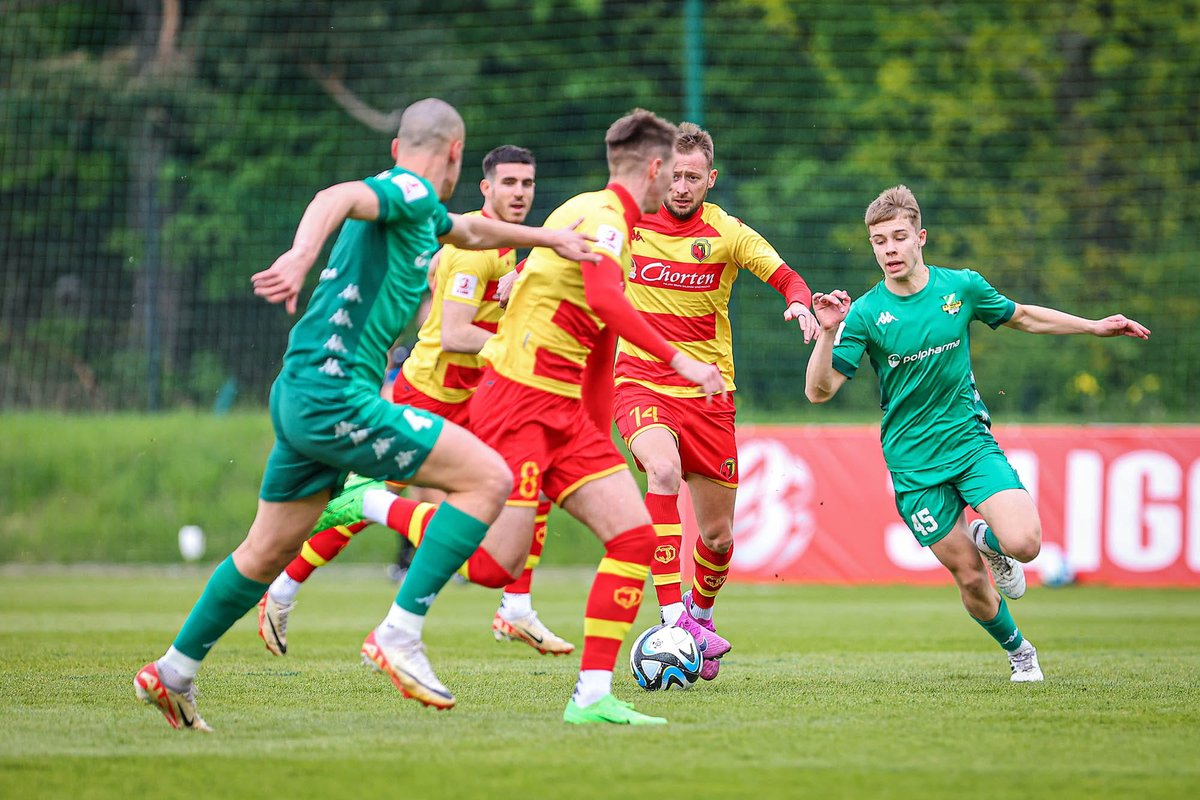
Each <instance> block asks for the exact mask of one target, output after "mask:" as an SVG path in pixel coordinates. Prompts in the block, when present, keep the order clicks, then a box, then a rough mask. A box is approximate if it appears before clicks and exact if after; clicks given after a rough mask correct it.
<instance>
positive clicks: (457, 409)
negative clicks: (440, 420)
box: [392, 372, 471, 428]
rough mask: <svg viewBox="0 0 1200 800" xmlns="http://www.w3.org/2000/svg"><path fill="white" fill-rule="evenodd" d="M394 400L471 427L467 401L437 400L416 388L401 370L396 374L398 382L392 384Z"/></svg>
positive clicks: (396, 402) (456, 423)
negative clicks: (446, 401) (447, 401)
mask: <svg viewBox="0 0 1200 800" xmlns="http://www.w3.org/2000/svg"><path fill="white" fill-rule="evenodd" d="M392 402H393V403H395V404H396V405H404V406H412V407H413V408H419V409H421V410H423V411H432V412H433V413H434V414H437V415H438V416H439V417H444V418H446V419H448V420H450V421H451V422H453V423H454V424H455V425H461V426H462V427H464V428H467V427H470V426H469V425H468V423H469V422H470V418H471V415H470V412H469V411H468V410H467V405H468V404H467V403H445V402H442V401H441V400H435V399H434V398H432V397H430V396H429V395H427V394H425V393H424V392H422V391H421V390H420V389H414V388H413V386H412V384H410V383H409V382H408V379H407V378H405V377H404V373H403V372H401V373H400V374H399V375H397V376H396V382H395V383H394V384H393V385H392Z"/></svg>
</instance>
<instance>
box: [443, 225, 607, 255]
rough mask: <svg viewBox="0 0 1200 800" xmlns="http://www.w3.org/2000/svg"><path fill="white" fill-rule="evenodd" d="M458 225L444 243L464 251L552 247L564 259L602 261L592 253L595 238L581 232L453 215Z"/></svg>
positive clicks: (444, 237) (573, 229)
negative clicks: (591, 245) (591, 243)
mask: <svg viewBox="0 0 1200 800" xmlns="http://www.w3.org/2000/svg"><path fill="white" fill-rule="evenodd" d="M450 219H451V221H452V222H453V223H454V225H453V227H451V228H450V230H449V232H447V233H446V235H445V236H443V237H441V241H443V242H449V243H450V244H452V245H455V246H456V247H461V248H463V249H464V250H488V249H491V248H493V247H549V248H550V249H552V250H553V251H554V252H556V253H558V254H559V255H560V256H562V257H563V258H566V259H569V260H571V261H593V262H594V261H599V260H600V256H598V255H596V254H595V253H593V252H592V250H591V247H590V246H589V245H588V242H594V241H595V239H594V238H592V237H590V236H585V235H584V234H582V233H579V232H578V231H576V230H575V228H576V227H577V226H578V225H579V223H578V222H576V223H575V225H572V226H571V227H569V228H559V229H553V228H534V227H532V226H530V225H514V224H512V223H509V222H501V221H500V220H498V219H488V218H487V217H464V216H460V215H458V214H451V215H450Z"/></svg>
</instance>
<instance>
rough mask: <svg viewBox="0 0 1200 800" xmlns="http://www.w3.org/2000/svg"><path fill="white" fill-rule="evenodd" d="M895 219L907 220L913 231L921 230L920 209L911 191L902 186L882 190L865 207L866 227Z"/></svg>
mask: <svg viewBox="0 0 1200 800" xmlns="http://www.w3.org/2000/svg"><path fill="white" fill-rule="evenodd" d="M896 217H903V218H904V219H907V220H908V221H909V222H911V223H912V224H913V228H914V230H918V231H919V230H921V207H920V206H919V205H917V198H916V196H915V195H914V194H913V193H912V190H911V189H909V188H908V187H907V186H904V185H903V184H901V185H900V186H893V187H892V188H890V189H886V190H884V191H883V192H881V193H880V194H879V197H876V198H875V199H874V201H872V202H871V205H869V206H867V215H866V223H867V227H868V228H869V227H871V226H872V225H878V224H879V223H881V222H887V221H888V220H890V219H896Z"/></svg>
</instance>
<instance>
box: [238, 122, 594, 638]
mask: <svg viewBox="0 0 1200 800" xmlns="http://www.w3.org/2000/svg"><path fill="white" fill-rule="evenodd" d="M536 166H537V165H536V161H535V159H534V157H533V154H532V153H531V152H530V151H529V150H526V149H525V148H523V147H515V146H513V145H502V146H500V147H497V148H495V149H493V150H491V151H490V152H488V154H487V155H486V156H484V159H483V179H482V180H481V181H480V184H479V190H480V193H481V194H482V195H483V199H484V202H483V208H482V209H481V210H479V211H475V212H471V213H469V214H464V215H463V216H467V217H472V216H483V217H489V218H493V219H500V220H503V221H505V222H511V223H516V224H520V223H523V222H524V221H525V218H526V216H527V215H528V213H529V209H530V207H531V206H532V204H533V197H534V190H535V173H536ZM515 265H516V251H515V250H514V249H512V248H508V247H506V248H500V249H492V250H467V249H463V248H458V247H455V246H454V245H451V244H446V245H443V247H442V249H441V250H440V251H439V253H438V255H437V256H435V258H434V264H432V265H431V268H430V275H431V277H430V286H431V287H432V293H433V298H432V302H431V304H430V310H429V314H428V315H427V316H426V318H425V320H424V322H423V323H422V325H421V329H420V332H419V334H418V341H417V344H416V345H415V346H414V347H413V350H412V352H411V354H410V355H409V356H408V358H407V359H406V360H405V362H404V364H403V367H402V369H401V374H400V375H399V376H398V377H397V379H396V381H395V382H394V384H393V387H392V392H391V394H390V395H389V397H390V398H391V399H392V401H393V402H395V403H397V404H400V405H408V406H413V407H415V408H420V409H424V410H426V411H432V412H433V413H435V414H438V415H439V416H442V417H444V418H445V419H448V420H450V421H451V422H454V423H455V424H457V425H461V426H463V427H469V419H468V417H469V415H468V412H467V401H468V400H469V399H470V397H471V395H472V394H473V393H474V391H475V386H476V384H478V383H479V379H480V376H481V375H482V374H483V359H481V358H480V356H479V349H480V348H481V347H482V346H483V343H484V342H486V341H487V340H488V338H490V337H491V336H492V335H493V334H494V333H495V331H496V326H497V324H498V323H499V320H500V317H501V315H502V314H503V309H502V308H501V307H500V303H499V301H498V300H496V299H495V298H496V289H497V283H498V281H499V279H500V277H501V276H503V275H505V274H506V273H509V272H512V271H513V269H514V267H515ZM381 486H382V484H381V483H380V482H377V481H371V480H369V479H365V480H364V479H358V480H357V481H356V479H354V478H352V479H351V481H350V482H349V484H348V485H347V488H346V490H345V491H344V492H343V494H342V495H340V496H339V497H337V498H334V499H333V500H332V501H331V502H330V504H329V507H328V508H327V511H326V513H325V514H324V515H322V518H321V520H320V521H318V524H317V532H316V533H314V534H313V535H312V536H311V537H310V538H309V539H308V541H307V542H305V543H304V546H303V548H302V550H301V552H300V555H298V556H296V558H295V559H293V561H292V562H291V563H290V564H289V565H288V566H287V567H286V568H285V570H284V571H283V572H282V573H281V574H280V575H279V577H277V578H276V579H275V581H274V582H273V583H272V584H271V587H270V589H268V591H267V592H266V593H264V595H263V598H262V600H261V601H260V603H259V635H260V636H261V637H262V639H263V641H264V642H266V645H267V649H268V650H269V651H270V652H272V653H274V654H275V655H283V654H284V653H286V652H287V622H288V617H289V615H290V613H291V610H292V607H293V604H294V602H295V598H296V595H297V593H298V592H299V589H300V586H301V584H303V583H304V581H306V580H307V579H308V577H309V576H310V575H311V574H312V573H313V571H314V570H315V569H317V568H318V567H321V566H323V565H325V564H327V563H328V562H329V561H331V560H332V559H333V558H335V557H336V556H337V555H338V554H339V553H340V552H341V551H342V550H343V549H344V548H345V547H346V545H348V544H349V543H350V539H351V537H353V536H354V535H355V534H357V533H358V532H359V531H361V530H362V529H363V528H365V527H366V526H367V525H368V524H370V522H371V521H376V522H382V523H385V524H388V523H391V522H394V523H395V524H392V525H389V527H393V528H394V529H395V530H397V531H398V532H399V533H401V534H402V535H404V536H405V537H406V538H408V539H409V540H410V541H413V543H414V544H416V543H418V542H419V541H420V538H421V536H422V535H423V533H424V528H425V526H426V525H428V523H429V520H430V518H431V517H432V511H433V510H434V509H435V508H436V506H437V504H438V503H440V502H442V500H443V499H444V492H440V491H438V490H437V489H430V488H426V487H409V497H408V498H407V499H401V498H398V497H395V496H394V495H392V494H391V493H390V492H387V491H385V490H383V489H382V488H371V487H381ZM367 492H376V493H377V494H372V495H371V497H370V499H371V501H372V505H373V506H374V507H375V509H374V518H373V519H361V517H362V512H361V510H360V509H361V506H362V505H363V503H364V497H365V495H366V493H367ZM393 501H394V502H395V504H396V505H397V506H398V507H397V508H396V509H395V510H394V511H393V510H392V509H391V508H390V506H391V505H392V502H393ZM549 506H550V503H549V501H548V500H547V501H546V502H545V503H544V507H539V509H538V511H539V514H538V527H539V530H537V531H536V532H535V535H534V539H533V543H532V545H531V548H530V553H529V555H528V558H527V560H526V564H525V565H524V567H525V569H524V572H523V573H522V574H521V575H520V576H519V577H518V578H517V580H516V581H512V580H511V576H510V575H508V573H507V572H504V571H503V570H500V569H499V568H493V567H492V564H490V563H487V561H486V559H484V557H483V555H482V554H480V553H477V554H475V555H474V556H472V558H471V559H470V560H468V563H467V564H466V565H464V567H463V570H462V571H463V572H464V574H465V575H466V576H467V577H468V578H469V579H473V580H475V581H476V582H480V583H483V585H486V586H491V587H499V586H505V584H509V585H508V586H507V587H506V591H505V594H504V596H503V598H502V601H501V603H502V606H501V610H500V611H498V612H497V614H496V616H495V618H494V619H493V622H492V628H493V632H494V634H495V636H496V638H497V639H513V640H517V641H522V642H525V643H526V644H529V645H530V646H531V647H533V648H535V649H537V650H538V651H539V652H541V653H553V654H555V655H564V654H567V653H570V652H572V651H573V650H574V649H575V646H574V645H573V644H571V643H570V642H568V641H566V640H564V639H562V638H561V637H560V636H558V635H556V634H555V633H554V632H553V631H551V630H549V629H548V628H546V626H545V625H544V624H543V623H541V621H540V620H539V619H538V617H537V614H536V612H534V611H533V608H532V603H531V601H530V582H531V580H532V574H531V573H532V569H533V567H534V566H536V564H537V562H538V561H539V560H540V557H541V552H542V546H543V543H544V542H545V533H546V519H547V515H548V513H549ZM401 517H403V520H402V524H401V522H398V521H397V520H399V519H400V518H401ZM393 518H395V519H393ZM479 562H482V563H479Z"/></svg>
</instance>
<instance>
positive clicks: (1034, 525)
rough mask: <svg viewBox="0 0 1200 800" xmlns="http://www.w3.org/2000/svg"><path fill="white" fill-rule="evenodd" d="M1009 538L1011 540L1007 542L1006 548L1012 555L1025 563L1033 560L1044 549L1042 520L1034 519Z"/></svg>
mask: <svg viewBox="0 0 1200 800" xmlns="http://www.w3.org/2000/svg"><path fill="white" fill-rule="evenodd" d="M1009 539H1010V541H1008V542H1006V543H1005V547H1004V549H1005V551H1007V552H1008V554H1009V555H1010V556H1012V557H1013V558H1015V559H1016V560H1017V561H1020V562H1021V563H1023V564H1027V563H1029V562H1030V561H1033V560H1034V559H1035V558H1037V555H1038V553H1040V552H1041V551H1042V525H1041V522H1039V521H1038V520H1032V521H1031V522H1029V523H1028V524H1026V525H1025V526H1023V527H1022V528H1021V529H1020V530H1018V531H1017V532H1016V533H1015V534H1014V535H1013V536H1011V537H1009Z"/></svg>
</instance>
